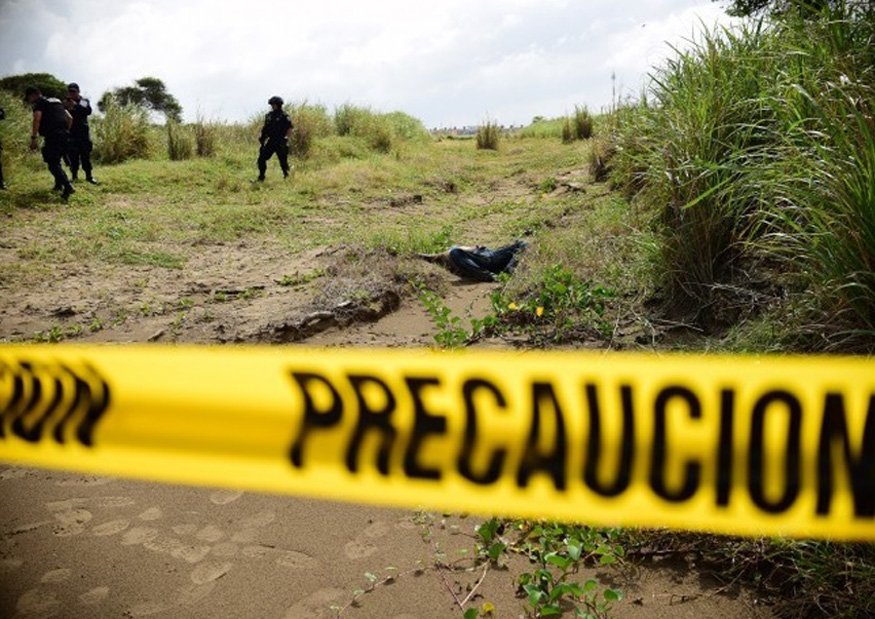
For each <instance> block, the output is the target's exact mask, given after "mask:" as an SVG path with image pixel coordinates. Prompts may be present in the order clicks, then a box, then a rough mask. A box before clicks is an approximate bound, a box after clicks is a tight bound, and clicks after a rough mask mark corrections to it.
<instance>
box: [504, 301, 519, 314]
mask: <svg viewBox="0 0 875 619" xmlns="http://www.w3.org/2000/svg"><path fill="white" fill-rule="evenodd" d="M519 308H520V306H519V305H517V304H516V303H510V304H508V306H507V309H509V310H511V311H513V312H515V311H517V310H518V309H519Z"/></svg>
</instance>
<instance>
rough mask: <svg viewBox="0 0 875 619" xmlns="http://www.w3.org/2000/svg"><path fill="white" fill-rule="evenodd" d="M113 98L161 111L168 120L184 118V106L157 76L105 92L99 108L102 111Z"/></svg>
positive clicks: (123, 103)
mask: <svg viewBox="0 0 875 619" xmlns="http://www.w3.org/2000/svg"><path fill="white" fill-rule="evenodd" d="M110 98H113V99H115V100H116V102H118V103H119V104H120V105H139V106H141V107H144V108H146V109H147V110H152V111H155V112H161V113H162V114H164V115H165V116H166V117H167V119H168V120H172V121H175V122H180V121H181V120H182V106H181V105H180V104H179V101H177V100H176V97H174V96H173V95H172V94H170V93H169V92H167V87H166V86H165V85H164V82H163V81H161V80H160V79H158V78H157V77H141V78H140V79H138V80H137V81H135V82H134V85H133V86H122V87H120V88H116V89H114V90H111V91H108V92H105V93H103V96H102V97H100V101H98V102H97V107H98V109H99V110H100V111H101V112H102V111H104V109H105V108H106V105H107V102H108V101H109V99H110Z"/></svg>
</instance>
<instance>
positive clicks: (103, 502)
mask: <svg viewBox="0 0 875 619" xmlns="http://www.w3.org/2000/svg"><path fill="white" fill-rule="evenodd" d="M92 502H93V503H94V505H96V506H97V507H109V508H115V507H127V506H128V505H133V504H134V503H136V501H135V500H134V499H132V498H131V497H129V496H99V497H95V498H94V499H93V501H92Z"/></svg>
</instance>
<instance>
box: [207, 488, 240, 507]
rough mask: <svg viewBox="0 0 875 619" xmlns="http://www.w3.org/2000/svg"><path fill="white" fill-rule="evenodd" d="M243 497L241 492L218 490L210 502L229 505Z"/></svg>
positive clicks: (211, 496)
mask: <svg viewBox="0 0 875 619" xmlns="http://www.w3.org/2000/svg"><path fill="white" fill-rule="evenodd" d="M242 496H243V492H242V491H241V490H216V491H215V492H213V493H212V494H211V495H210V501H212V502H213V503H214V504H216V505H227V504H228V503H232V502H234V501H236V500H237V499H239V498H240V497H242Z"/></svg>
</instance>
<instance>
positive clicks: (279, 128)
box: [258, 97, 292, 181]
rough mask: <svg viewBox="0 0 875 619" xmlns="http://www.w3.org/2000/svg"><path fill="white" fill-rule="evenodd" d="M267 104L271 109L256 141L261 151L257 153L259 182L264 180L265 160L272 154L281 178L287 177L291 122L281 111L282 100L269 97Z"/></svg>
mask: <svg viewBox="0 0 875 619" xmlns="http://www.w3.org/2000/svg"><path fill="white" fill-rule="evenodd" d="M267 103H268V105H270V106H271V108H273V109H272V110H271V111H270V112H268V114H267V116H265V117H264V127H262V129H261V137H260V138H259V140H258V142H259V143H260V144H261V150H260V151H259V153H258V180H259V181H263V180H264V173H265V172H267V160H268V159H270V158H271V157H272V156H273V154H274V153H276V158H277V159H279V162H280V168H282V170H283V176H284V177H285V178H288V176H289V136H290V135H291V134H292V120H291V119H290V118H289V115H288V114H286V113H285V112H284V111H283V100H282V99H281V98H280V97H271V98H270V99H268V101H267Z"/></svg>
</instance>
